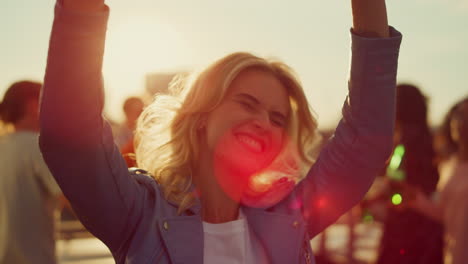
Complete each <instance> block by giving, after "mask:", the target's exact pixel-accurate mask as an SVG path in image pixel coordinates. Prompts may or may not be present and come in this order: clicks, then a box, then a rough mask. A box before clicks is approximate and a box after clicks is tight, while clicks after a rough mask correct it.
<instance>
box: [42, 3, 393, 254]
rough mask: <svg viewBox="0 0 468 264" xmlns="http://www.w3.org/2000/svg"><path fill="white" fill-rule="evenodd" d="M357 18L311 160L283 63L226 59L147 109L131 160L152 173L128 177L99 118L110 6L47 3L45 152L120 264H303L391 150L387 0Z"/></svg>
mask: <svg viewBox="0 0 468 264" xmlns="http://www.w3.org/2000/svg"><path fill="white" fill-rule="evenodd" d="M353 12H354V27H353V32H354V33H353V34H352V39H353V58H352V70H351V78H350V95H349V99H348V100H347V101H346V103H345V106H344V110H343V111H344V118H343V121H342V122H341V123H340V125H339V127H338V129H337V132H336V136H335V138H334V139H332V140H331V141H330V143H329V144H328V146H327V147H325V149H324V150H323V151H322V154H321V155H320V157H319V158H318V160H317V161H316V163H315V165H314V166H313V167H311V168H310V166H311V163H312V162H311V160H310V159H309V158H308V157H307V155H306V153H307V152H308V149H307V146H308V145H309V144H310V142H312V141H313V139H314V138H313V136H312V135H314V134H315V133H314V130H315V129H316V123H315V120H314V118H313V117H312V115H311V114H310V110H309V107H308V104H307V101H306V98H305V95H304V92H303V90H302V88H301V86H300V85H299V82H298V81H297V79H296V78H295V77H294V75H293V74H292V72H291V70H290V69H289V68H288V67H287V66H286V65H284V64H283V63H279V62H270V61H267V60H265V59H262V58H258V57H255V56H253V55H251V54H247V53H235V54H231V55H228V56H226V57H224V58H222V59H220V60H218V61H217V62H215V63H214V64H212V65H211V66H210V67H208V68H207V69H206V70H205V71H203V72H201V73H200V74H198V75H195V76H194V79H193V81H191V82H190V81H189V82H184V83H185V85H184V83H181V84H180V85H181V86H177V84H175V86H174V89H173V90H175V91H178V93H175V94H174V95H173V96H169V97H159V99H156V101H155V103H153V104H152V105H151V106H149V107H148V108H147V109H146V110H145V111H144V113H143V114H142V116H141V117H140V120H139V125H138V128H137V141H136V147H137V149H136V152H137V153H136V154H137V162H138V165H139V166H140V167H141V168H143V169H145V170H148V171H149V173H150V174H151V175H152V176H153V177H148V176H146V175H142V174H141V171H133V172H132V173H130V174H129V173H128V171H127V168H126V165H125V162H124V161H123V160H122V158H121V157H120V155H119V151H118V149H117V148H116V147H115V146H114V144H113V139H112V135H111V131H110V128H109V126H108V125H107V123H106V122H104V121H103V119H102V118H101V110H102V104H103V94H102V79H101V66H102V55H103V44H104V37H105V30H106V21H107V16H108V9H107V7H106V6H105V5H104V3H103V1H96V0H94V1H83V0H79V1H78V0H68V1H59V2H58V3H57V5H56V16H55V21H54V26H53V30H52V36H51V42H50V50H49V59H48V66H47V73H46V77H45V82H46V83H45V90H44V94H43V101H42V109H41V115H42V131H41V148H42V151H43V154H44V157H45V159H46V161H47V162H48V164H49V166H50V168H51V170H52V172H53V174H54V175H55V177H56V179H57V181H58V182H59V184H60V186H61V187H62V189H63V190H64V193H65V194H66V196H67V198H68V199H69V200H70V201H71V204H72V206H73V207H74V209H75V211H76V213H77V215H78V216H79V218H80V220H81V221H82V222H83V223H84V224H85V226H86V227H87V228H88V229H89V230H90V231H91V232H92V233H93V234H95V235H96V236H97V237H98V238H100V239H101V240H102V241H104V242H105V243H106V245H107V246H108V247H109V248H110V250H111V251H112V253H113V256H114V258H115V259H116V262H117V263H297V262H299V263H311V262H312V261H313V259H312V256H311V253H312V252H311V249H310V246H309V240H310V239H311V238H312V237H314V236H315V235H316V234H317V233H318V232H320V231H321V230H323V229H324V228H325V227H326V226H328V225H330V224H331V223H333V222H334V221H335V220H336V219H337V218H338V217H339V216H340V215H341V214H343V213H344V212H345V211H347V210H348V209H349V208H351V207H352V206H353V205H354V204H356V203H357V202H358V201H359V200H360V199H361V197H362V196H363V195H364V193H365V192H366V191H367V189H368V187H369V185H370V184H371V182H372V180H373V177H374V175H375V174H376V172H377V170H378V169H379V168H381V167H382V164H383V163H384V162H385V160H386V159H387V157H388V155H389V152H390V150H391V140H392V131H393V111H394V108H393V104H394V87H395V78H396V68H397V67H396V66H397V57H398V47H399V44H400V41H401V35H400V34H399V33H398V32H396V31H395V30H394V29H389V27H388V24H387V18H386V9H385V2H384V1H383V0H373V1H363V0H356V1H353ZM82 89H86V90H82ZM174 102H177V104H174ZM158 124H159V125H158ZM357 154H359V155H357ZM303 166H308V167H309V168H307V169H308V170H309V169H310V170H309V171H308V173H307V176H306V178H305V179H304V180H302V181H301V182H300V183H298V184H297V185H296V186H293V183H292V182H288V179H289V177H288V176H283V175H281V173H282V172H284V170H285V169H288V170H291V171H293V172H295V173H300V171H301V170H302V169H303ZM271 171H273V172H274V173H275V175H274V177H273V178H275V179H276V178H280V180H278V181H276V183H275V184H274V185H275V186H277V187H274V188H273V189H271V190H272V191H267V192H265V191H260V193H263V194H265V195H260V197H259V198H260V199H259V200H258V199H257V198H258V196H259V195H258V192H256V190H257V189H256V188H250V186H255V185H256V184H255V182H260V183H261V184H260V185H261V187H262V188H263V187H264V185H265V184H263V180H261V179H262V177H260V176H259V175H263V173H264V172H265V174H266V175H267V176H268V175H270V173H268V172H271ZM139 173H140V174H139ZM143 174H144V173H143ZM253 175H256V176H258V177H260V180H258V181H257V180H253V179H256V178H255V177H253ZM277 175H279V176H277ZM284 175H288V171H287V173H284ZM281 178H284V179H283V180H281ZM267 189H268V188H267ZM273 190H277V191H273ZM276 192H278V193H281V194H280V195H276ZM241 202H242V203H241ZM248 205H252V206H248ZM253 206H255V207H257V208H254V207H253ZM259 207H261V208H259ZM283 245H288V247H286V248H285V247H283Z"/></svg>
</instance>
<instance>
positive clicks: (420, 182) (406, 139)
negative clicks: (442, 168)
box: [377, 84, 443, 264]
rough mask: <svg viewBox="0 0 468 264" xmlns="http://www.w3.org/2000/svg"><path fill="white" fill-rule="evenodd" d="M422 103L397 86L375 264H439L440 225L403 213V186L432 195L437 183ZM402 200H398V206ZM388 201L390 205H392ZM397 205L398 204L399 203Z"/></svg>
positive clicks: (417, 94) (414, 91) (414, 90)
mask: <svg viewBox="0 0 468 264" xmlns="http://www.w3.org/2000/svg"><path fill="white" fill-rule="evenodd" d="M432 138H433V137H432V133H431V131H430V128H429V125H428V122H427V99H426V97H425V96H424V95H423V94H422V93H421V91H420V89H419V88H418V87H416V86H414V85H411V84H400V85H398V86H397V94H396V120H395V138H394V144H395V149H394V153H393V156H392V159H391V160H390V164H389V165H388V167H387V170H386V177H387V178H386V180H387V183H388V185H387V186H386V187H387V188H388V189H387V190H386V191H384V194H383V197H382V198H383V199H382V201H384V204H385V205H386V206H387V213H386V218H385V220H384V229H383V236H382V239H381V242H380V253H379V258H378V261H377V263H378V264H387V263H388V264H390V263H391V264H395V263H398V264H441V263H442V256H443V253H442V249H443V240H442V235H443V231H442V226H441V224H439V223H438V222H436V221H434V220H433V219H431V218H429V217H427V216H426V215H424V214H422V213H420V212H419V211H417V210H414V209H403V208H404V203H406V201H407V199H411V196H412V195H413V194H412V193H411V192H410V191H406V189H405V188H404V186H403V185H404V184H409V185H411V186H414V187H417V188H419V189H420V190H421V191H422V192H423V193H424V194H425V195H428V196H429V195H432V194H433V193H434V192H435V190H436V185H437V182H438V180H439V174H438V171H437V165H436V163H435V160H436V159H435V152H434V148H433V144H432V142H433V140H432ZM400 197H401V199H402V200H401V201H398V200H399V199H400ZM392 202H393V203H392ZM400 202H401V203H402V204H400Z"/></svg>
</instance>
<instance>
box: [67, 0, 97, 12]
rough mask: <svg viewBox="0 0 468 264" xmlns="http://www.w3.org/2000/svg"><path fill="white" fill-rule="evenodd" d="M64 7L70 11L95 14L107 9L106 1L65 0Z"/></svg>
mask: <svg viewBox="0 0 468 264" xmlns="http://www.w3.org/2000/svg"><path fill="white" fill-rule="evenodd" d="M63 5H64V7H65V8H66V9H68V10H74V11H83V12H95V11H100V10H103V9H104V8H105V6H104V0H63Z"/></svg>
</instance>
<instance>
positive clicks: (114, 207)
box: [40, 0, 145, 251]
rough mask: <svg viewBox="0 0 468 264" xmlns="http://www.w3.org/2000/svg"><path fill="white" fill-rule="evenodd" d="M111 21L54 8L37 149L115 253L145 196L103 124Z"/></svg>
mask: <svg viewBox="0 0 468 264" xmlns="http://www.w3.org/2000/svg"><path fill="white" fill-rule="evenodd" d="M108 14H109V10H108V8H107V6H105V5H104V1H102V0H92V1H90V0H74V1H72V0H64V1H63V0H58V1H57V4H56V7H55V19H54V23H53V28H52V34H51V38H50V44H49V53H48V59H47V70H46V75H45V80H44V88H43V94H42V101H41V112H40V121H41V124H40V125H41V131H40V133H41V134H40V147H41V151H42V153H43V156H44V160H45V161H46V163H47V165H48V167H49V169H50V171H51V172H52V174H53V175H54V177H55V179H56V181H57V183H58V184H59V186H60V188H61V189H62V191H63V193H64V194H65V196H66V197H67V199H68V200H69V201H70V203H71V205H72V207H73V208H74V210H75V211H76V213H77V215H78V217H79V219H80V220H81V221H82V222H83V224H84V225H85V226H86V228H87V229H88V230H90V231H91V232H92V233H93V234H94V235H96V236H97V237H98V238H100V239H101V240H103V241H104V242H105V243H106V244H107V245H108V246H109V248H111V250H113V251H115V250H116V249H118V248H120V247H121V243H122V242H123V241H126V240H127V238H128V237H130V235H131V232H132V230H134V228H133V227H134V226H135V225H136V224H137V223H135V222H134V221H136V220H134V219H139V217H137V216H135V214H139V213H141V211H142V206H143V204H144V201H143V198H142V197H143V196H144V190H145V189H144V188H142V187H141V186H139V184H138V183H137V182H136V181H135V180H134V179H133V178H132V177H130V175H129V173H128V170H127V166H126V163H125V161H124V160H123V159H122V157H121V155H120V152H119V150H118V148H117V147H116V146H115V145H114V143H113V138H112V133H111V129H110V126H109V125H108V124H107V122H106V121H105V120H104V119H103V118H102V109H103V105H104V92H103V81H102V74H101V69H102V61H103V55H104V42H105V34H106V27H107V19H108Z"/></svg>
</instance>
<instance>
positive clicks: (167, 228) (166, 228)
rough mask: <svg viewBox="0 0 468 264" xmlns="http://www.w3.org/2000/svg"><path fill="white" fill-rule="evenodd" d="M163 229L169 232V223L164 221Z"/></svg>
mask: <svg viewBox="0 0 468 264" xmlns="http://www.w3.org/2000/svg"><path fill="white" fill-rule="evenodd" d="M163 227H164V229H165V230H169V224H168V223H167V221H164V223H163Z"/></svg>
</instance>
